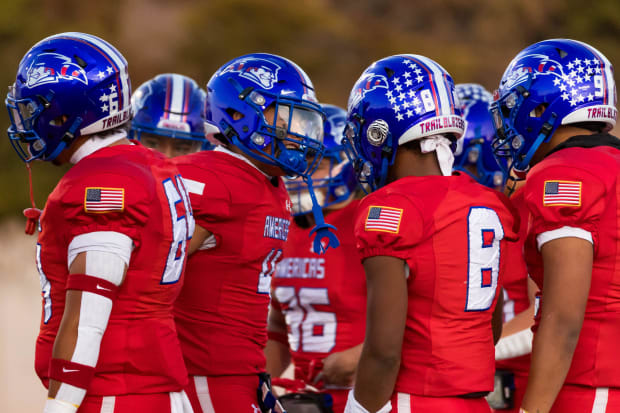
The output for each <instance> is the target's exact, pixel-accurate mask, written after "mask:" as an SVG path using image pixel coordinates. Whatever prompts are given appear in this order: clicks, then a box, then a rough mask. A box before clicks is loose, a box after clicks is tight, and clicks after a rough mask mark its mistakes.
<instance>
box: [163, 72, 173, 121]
mask: <svg viewBox="0 0 620 413" xmlns="http://www.w3.org/2000/svg"><path fill="white" fill-rule="evenodd" d="M171 96H172V80H171V79H170V76H166V98H165V99H164V118H165V119H168V118H170V100H171Z"/></svg>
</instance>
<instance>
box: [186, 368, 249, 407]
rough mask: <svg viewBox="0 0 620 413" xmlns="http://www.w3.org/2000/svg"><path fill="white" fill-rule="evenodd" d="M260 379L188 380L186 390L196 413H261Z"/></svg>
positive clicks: (226, 377)
mask: <svg viewBox="0 0 620 413" xmlns="http://www.w3.org/2000/svg"><path fill="white" fill-rule="evenodd" d="M257 389H258V375H256V374H252V375H246V376H189V384H188V385H187V387H186V388H185V392H186V393H187V397H189V400H190V402H191V404H192V407H193V408H194V413H230V412H235V413H236V412H239V413H246V412H247V413H260V408H259V407H258V400H257V399H256V397H257V396H256V390H257Z"/></svg>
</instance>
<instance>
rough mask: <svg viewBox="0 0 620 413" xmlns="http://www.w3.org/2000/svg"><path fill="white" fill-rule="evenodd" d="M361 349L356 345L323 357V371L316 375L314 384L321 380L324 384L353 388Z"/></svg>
mask: <svg viewBox="0 0 620 413" xmlns="http://www.w3.org/2000/svg"><path fill="white" fill-rule="evenodd" d="M361 347H362V346H361V345H358V346H355V347H351V348H349V349H347V350H343V351H339V352H336V353H332V354H330V355H329V356H327V357H325V358H324V359H323V370H322V371H321V372H320V373H319V374H318V375H317V377H316V379H315V380H314V382H315V383H316V382H318V381H319V380H323V381H324V382H325V384H330V385H334V386H342V387H351V386H353V379H354V376H355V370H356V369H357V363H358V361H359V358H360V353H361Z"/></svg>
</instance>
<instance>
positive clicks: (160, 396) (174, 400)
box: [77, 391, 192, 413]
mask: <svg viewBox="0 0 620 413" xmlns="http://www.w3.org/2000/svg"><path fill="white" fill-rule="evenodd" d="M77 413H192V407H191V405H190V403H189V400H188V398H187V396H186V395H185V393H184V392H182V391H180V392H171V393H154V394H125V395H122V396H89V395H86V397H85V398H84V401H83V402H82V404H81V405H80V408H79V409H78V411H77Z"/></svg>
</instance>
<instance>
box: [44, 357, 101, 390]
mask: <svg viewBox="0 0 620 413" xmlns="http://www.w3.org/2000/svg"><path fill="white" fill-rule="evenodd" d="M49 373H50V379H52V380H56V381H59V382H61V383H67V384H70V385H72V386H75V387H79V388H80V389H88V386H89V384H90V381H91V380H92V379H93V375H94V374H95V368H94V367H90V366H86V365H84V364H78V363H73V362H72V361H69V360H63V359H52V360H51V361H50V369H49Z"/></svg>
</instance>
